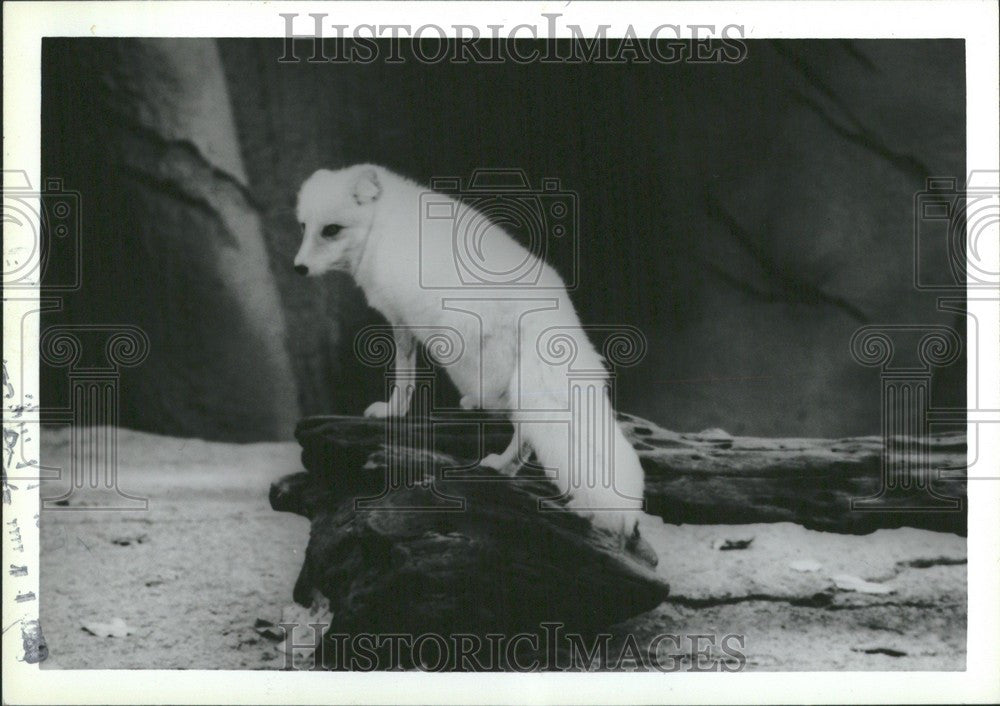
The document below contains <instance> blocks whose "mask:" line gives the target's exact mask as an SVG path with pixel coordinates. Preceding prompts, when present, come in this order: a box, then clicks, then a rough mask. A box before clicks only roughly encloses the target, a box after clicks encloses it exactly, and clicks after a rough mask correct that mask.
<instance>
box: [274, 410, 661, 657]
mask: <svg viewBox="0 0 1000 706" xmlns="http://www.w3.org/2000/svg"><path fill="white" fill-rule="evenodd" d="M482 419H489V418H488V417H482V418H480V420H479V421H482ZM496 421H497V420H495V419H492V420H491V422H490V423H491V426H492V425H493V424H494V423H496ZM472 424H473V423H472V422H465V423H464V426H463V425H462V424H458V425H456V426H454V427H452V428H450V429H448V430H447V431H443V432H442V433H440V434H438V435H436V438H435V444H434V445H435V447H436V448H437V449H438V450H436V451H433V452H432V451H430V450H429V449H427V450H420V449H419V448H415V447H400V446H398V445H392V446H391V447H390V444H387V443H386V436H385V434H386V426H385V424H384V423H383V422H376V421H371V420H363V419H357V418H346V417H323V418H309V419H305V420H303V421H302V422H301V423H300V424H299V427H298V430H297V437H298V439H299V441H300V443H301V444H302V447H303V452H302V458H303V464H304V465H305V466H306V468H307V469H308V471H307V472H305V473H296V474H293V475H290V476H286V477H285V478H282V479H281V480H279V481H277V482H276V483H274V484H273V485H272V487H271V497H270V499H271V506H272V507H273V508H274V509H275V510H280V511H286V512H294V513H297V514H300V515H304V516H305V517H307V518H309V519H310V520H311V522H312V528H311V533H310V539H309V545H308V548H307V550H306V556H305V562H304V565H303V567H302V571H301V573H300V575H299V578H298V581H297V583H296V586H295V590H294V594H293V598H294V600H295V601H296V602H297V603H300V604H302V605H310V604H311V603H313V601H314V599H315V597H316V593H317V592H319V593H320V594H322V595H323V596H324V597H325V598H326V599H328V600H329V602H330V605H329V608H330V611H331V612H332V620H331V622H330V630H329V634H330V635H332V636H336V635H349V636H356V635H359V634H373V635H386V634H395V635H398V634H405V635H410V636H413V637H414V638H415V637H417V636H420V635H427V634H433V635H438V636H443V637H444V639H445V640H448V639H451V638H449V636H456V635H459V636H461V635H470V636H475V639H476V640H477V641H478V644H481V645H484V646H485V647H483V650H482V651H486V652H488V651H489V649H490V647H489V645H488V640H487V636H489V635H491V634H492V635H504V636H508V637H509V636H512V635H517V634H530V635H538V634H539V633H540V631H542V630H544V627H543V626H544V625H545V624H551V623H558V624H559V626H560V629H561V630H564V631H567V632H569V633H575V634H578V635H581V636H587V638H588V639H589V636H592V635H595V634H596V633H597V632H599V631H601V630H605V629H606V628H608V627H609V626H611V625H613V624H615V623H619V622H621V621H623V620H626V619H628V618H631V617H634V616H635V615H638V614H640V613H643V612H645V611H647V610H650V609H652V608H654V607H656V606H657V605H659V604H660V603H662V601H663V600H664V599H665V598H666V597H667V595H668V593H669V586H668V585H667V584H666V583H665V582H664V581H663V580H662V579H661V578H659V577H658V576H657V575H656V574H655V573H654V572H653V571H652V570H651V568H650V564H652V563H654V562H653V561H650V560H649V557H648V555H646V554H644V553H643V552H642V551H629V550H628V549H629V548H628V547H621V546H620V541H619V539H618V538H617V537H613V536H612V535H611V534H609V533H605V532H603V531H601V530H598V529H595V528H594V527H592V526H591V524H590V522H589V521H588V520H586V519H584V518H582V517H580V516H578V515H576V514H574V513H572V512H567V511H560V507H559V504H558V503H554V504H553V503H550V510H551V511H548V512H546V511H540V509H539V501H540V500H543V499H551V498H552V497H554V496H555V495H557V491H556V489H555V486H553V485H551V484H550V483H548V482H547V481H546V480H544V479H542V478H530V477H529V478H517V479H511V478H507V477H504V476H501V475H500V474H498V473H496V472H494V471H492V470H491V469H485V468H479V467H476V465H475V463H474V461H475V460H476V459H478V458H479V440H478V438H477V434H476V432H475V428H474V427H473V426H471V425H472ZM476 424H478V422H477V423H476ZM497 427H498V429H500V430H501V431H503V430H502V426H500V425H499V424H497ZM413 428H414V429H416V430H417V431H418V432H419V431H420V430H421V429H423V430H426V429H427V426H426V425H425V424H424V423H423V422H421V421H420V420H414V424H413ZM505 434H509V431H504V432H503V433H500V432H498V431H493V430H492V429H491V430H490V431H488V432H487V437H488V440H489V442H490V443H492V442H493V441H499V439H501V438H503V437H504V435H505ZM506 440H509V439H505V441H504V443H505V442H506ZM390 448H391V450H390ZM389 453H393V454H396V455H397V457H398V460H397V462H396V465H398V466H400V467H406V468H408V469H410V470H413V471H414V474H413V475H412V476H411V477H410V478H409V479H408V480H409V481H411V482H398V481H400V480H401V479H390V477H389V475H388V469H389V467H390V464H389V461H388V456H387V454H389ZM463 466H464V467H469V468H470V469H471V470H470V471H462V472H458V473H449V471H448V469H449V468H455V467H463ZM390 485H391V486H392V487H389V486H390ZM646 550H647V551H649V550H648V547H647V548H646ZM644 560H645V561H644ZM328 639H333V638H328ZM339 649H340V650H341V652H340V653H339V656H338V657H337V660H338V663H337V664H336V665H334V666H343V664H344V661H345V660H346V659H349V658H350V657H349V655H348V656H345V653H344V652H343V650H344V649H346V648H345V647H344V646H341V647H340V648H339ZM482 651H480V650H477V651H476V654H478V655H479V661H480V662H481V663H484V664H486V663H488V664H490V665H491V668H509V667H510V664H509V660H510V659H514V658H515V656H513V655H512V654H507V653H506V652H505V651H502V652H501V654H500V658H499V661H497V659H496V658H493V659H490V658H489V657H488V655H486V656H484V655H483V654H481V652H482ZM529 652H530V646H529ZM518 654H522V651H519V652H518ZM449 656H450V657H452V658H453V657H454V655H449ZM327 657H328V658H329V654H328V655H327ZM517 658H518V659H523V654H522V656H521V657H517ZM505 660H507V661H505ZM328 661H329V659H328ZM404 666H405V665H404ZM448 667H449V668H462V666H461V665H457V664H451V665H448Z"/></svg>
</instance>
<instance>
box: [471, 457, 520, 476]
mask: <svg viewBox="0 0 1000 706" xmlns="http://www.w3.org/2000/svg"><path fill="white" fill-rule="evenodd" d="M479 465H480V466H486V467H487V468H492V469H493V470H494V471H499V472H500V473H502V474H503V475H505V476H513V475H515V474H516V473H517V470H518V469H519V468H520V467H521V466H520V464H519V463H518V462H517V461H511V460H509V459H506V458H504V457H503V456H502V455H501V454H490V455H489V456H486V457H485V458H483V460H482V461H480V462H479Z"/></svg>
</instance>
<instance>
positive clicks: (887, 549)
mask: <svg viewBox="0 0 1000 706" xmlns="http://www.w3.org/2000/svg"><path fill="white" fill-rule="evenodd" d="M118 448H119V469H120V471H119V487H121V488H122V489H123V490H125V491H127V492H129V493H131V494H134V495H137V496H140V497H143V498H148V499H149V508H148V510H145V511H133V512H121V511H110V512H108V511H94V510H93V509H92V508H91V511H83V510H85V509H86V508H88V504H92V503H93V502H95V501H94V500H93V499H92V498H90V497H89V496H88V495H87V494H81V493H77V494H74V495H73V496H72V497H71V498H70V499H69V504H68V505H67V506H65V507H59V508H57V509H52V510H48V511H45V512H44V513H43V515H42V521H41V537H42V574H41V623H42V628H43V631H44V634H45V638H46V640H47V642H48V646H49V650H50V657H49V659H48V661H47V662H45V663H44V664H43V667H45V668H66V669H68V668H74V669H79V668H159V669H278V668H282V667H283V666H284V663H285V662H284V659H283V657H282V655H281V653H280V652H279V651H278V650H277V649H276V646H275V643H273V642H271V641H269V640H267V639H265V638H264V637H262V636H261V635H259V634H258V633H257V632H256V631H255V630H254V623H255V621H256V620H257V619H258V618H262V619H265V620H270V621H275V622H276V621H277V620H278V618H279V616H280V615H281V611H282V608H283V607H284V606H286V605H287V604H289V603H291V593H292V586H293V585H294V583H295V579H296V577H297V575H298V571H299V568H300V566H301V563H302V552H303V550H304V548H305V546H306V541H307V539H308V530H309V526H308V523H307V521H306V520H304V519H303V518H301V517H297V516H294V515H290V514H283V513H276V512H274V511H272V510H271V509H270V506H269V505H268V501H267V493H268V488H269V485H270V483H271V481H272V480H274V479H276V478H278V477H280V476H282V475H285V474H287V473H291V472H294V471H297V470H300V465H299V459H298V456H299V449H298V446H297V445H296V444H294V443H281V444H250V445H233V444H219V443H209V442H204V441H199V440H192V439H174V438H167V437H159V436H155V435H152V434H144V433H139V432H131V431H125V430H122V431H120V432H119V439H118ZM68 450H69V442H68V436H66V435H60V434H57V433H50V434H47V435H46V436H45V437H44V439H43V457H42V462H43V463H44V464H46V465H52V466H62V467H66V465H67V462H66V458H67V455H68ZM64 487H65V486H62V485H60V483H59V482H54V481H53V482H48V483H46V484H44V486H43V490H42V494H43V497H53V496H59V495H61V494H62V489H64ZM646 533H647V539H648V540H649V541H650V542H651V543H652V544H653V545H654V547H656V549H657V551H658V553H659V555H660V566H659V570H660V572H661V573H662V574H663V575H664V576H665V577H666V578H667V579H668V580H669V582H670V584H671V587H672V596H671V599H670V600H669V601H668V602H666V603H664V604H663V605H661V606H660V607H658V608H657V609H655V610H653V611H650V612H648V613H645V614H643V615H641V616H637V617H636V618H635V619H634V620H632V621H630V622H629V623H628V624H626V625H625V626H623V627H625V628H627V629H628V630H629V631H631V632H634V633H635V634H636V635H637V636H638V637H640V638H641V637H647V638H648V637H651V636H653V635H655V634H658V633H671V634H676V635H694V634H715V635H720V636H721V635H726V634H737V635H740V636H742V640H743V642H744V647H743V648H742V651H743V652H744V653H745V654H746V656H747V661H746V668H747V669H758V670H806V669H813V670H834V669H835V670H844V669H851V670H855V669H857V670H864V669H868V670H889V669H892V670H895V669H910V670H917V669H919V670H961V669H964V667H965V641H966V566H965V559H966V545H965V540H964V538H962V537H958V536H955V535H951V534H943V533H935V532H928V531H924V530H915V529H900V530H881V531H879V532H876V533H874V534H871V535H867V536H863V537H858V536H848V535H837V534H831V533H823V532H814V531H809V530H806V529H803V528H802V527H799V526H797V525H793V524H789V523H778V524H761V525H739V526H725V525H682V526H671V525H663V524H662V523H658V522H653V523H651V524H650V526H649V527H647V529H646ZM746 539H752V542H750V544H749V546H747V547H746V548H745V549H740V550H731V551H721V550H720V549H719V547H720V546H721V545H723V544H724V543H725V542H726V541H727V540H746ZM858 579H860V580H861V581H862V582H866V583H857V580H858ZM852 584H853V590H852ZM858 589H860V590H858ZM115 619H121V620H123V621H124V622H125V625H126V626H128V629H129V631H130V634H128V635H127V636H123V637H98V636H95V635H94V634H91V632H88V631H87V630H85V629H84V628H83V625H84V624H88V625H91V627H93V624H95V623H96V624H102V623H110V622H111V621H114V620H115Z"/></svg>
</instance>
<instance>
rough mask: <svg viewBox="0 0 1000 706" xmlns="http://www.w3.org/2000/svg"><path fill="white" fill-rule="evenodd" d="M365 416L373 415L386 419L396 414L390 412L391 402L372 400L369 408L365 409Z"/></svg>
mask: <svg viewBox="0 0 1000 706" xmlns="http://www.w3.org/2000/svg"><path fill="white" fill-rule="evenodd" d="M365 416H366V417H371V418H373V419H385V418H386V417H391V416H396V415H392V414H390V413H389V403H388V402H372V403H371V404H370V405H368V409H366V410H365Z"/></svg>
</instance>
